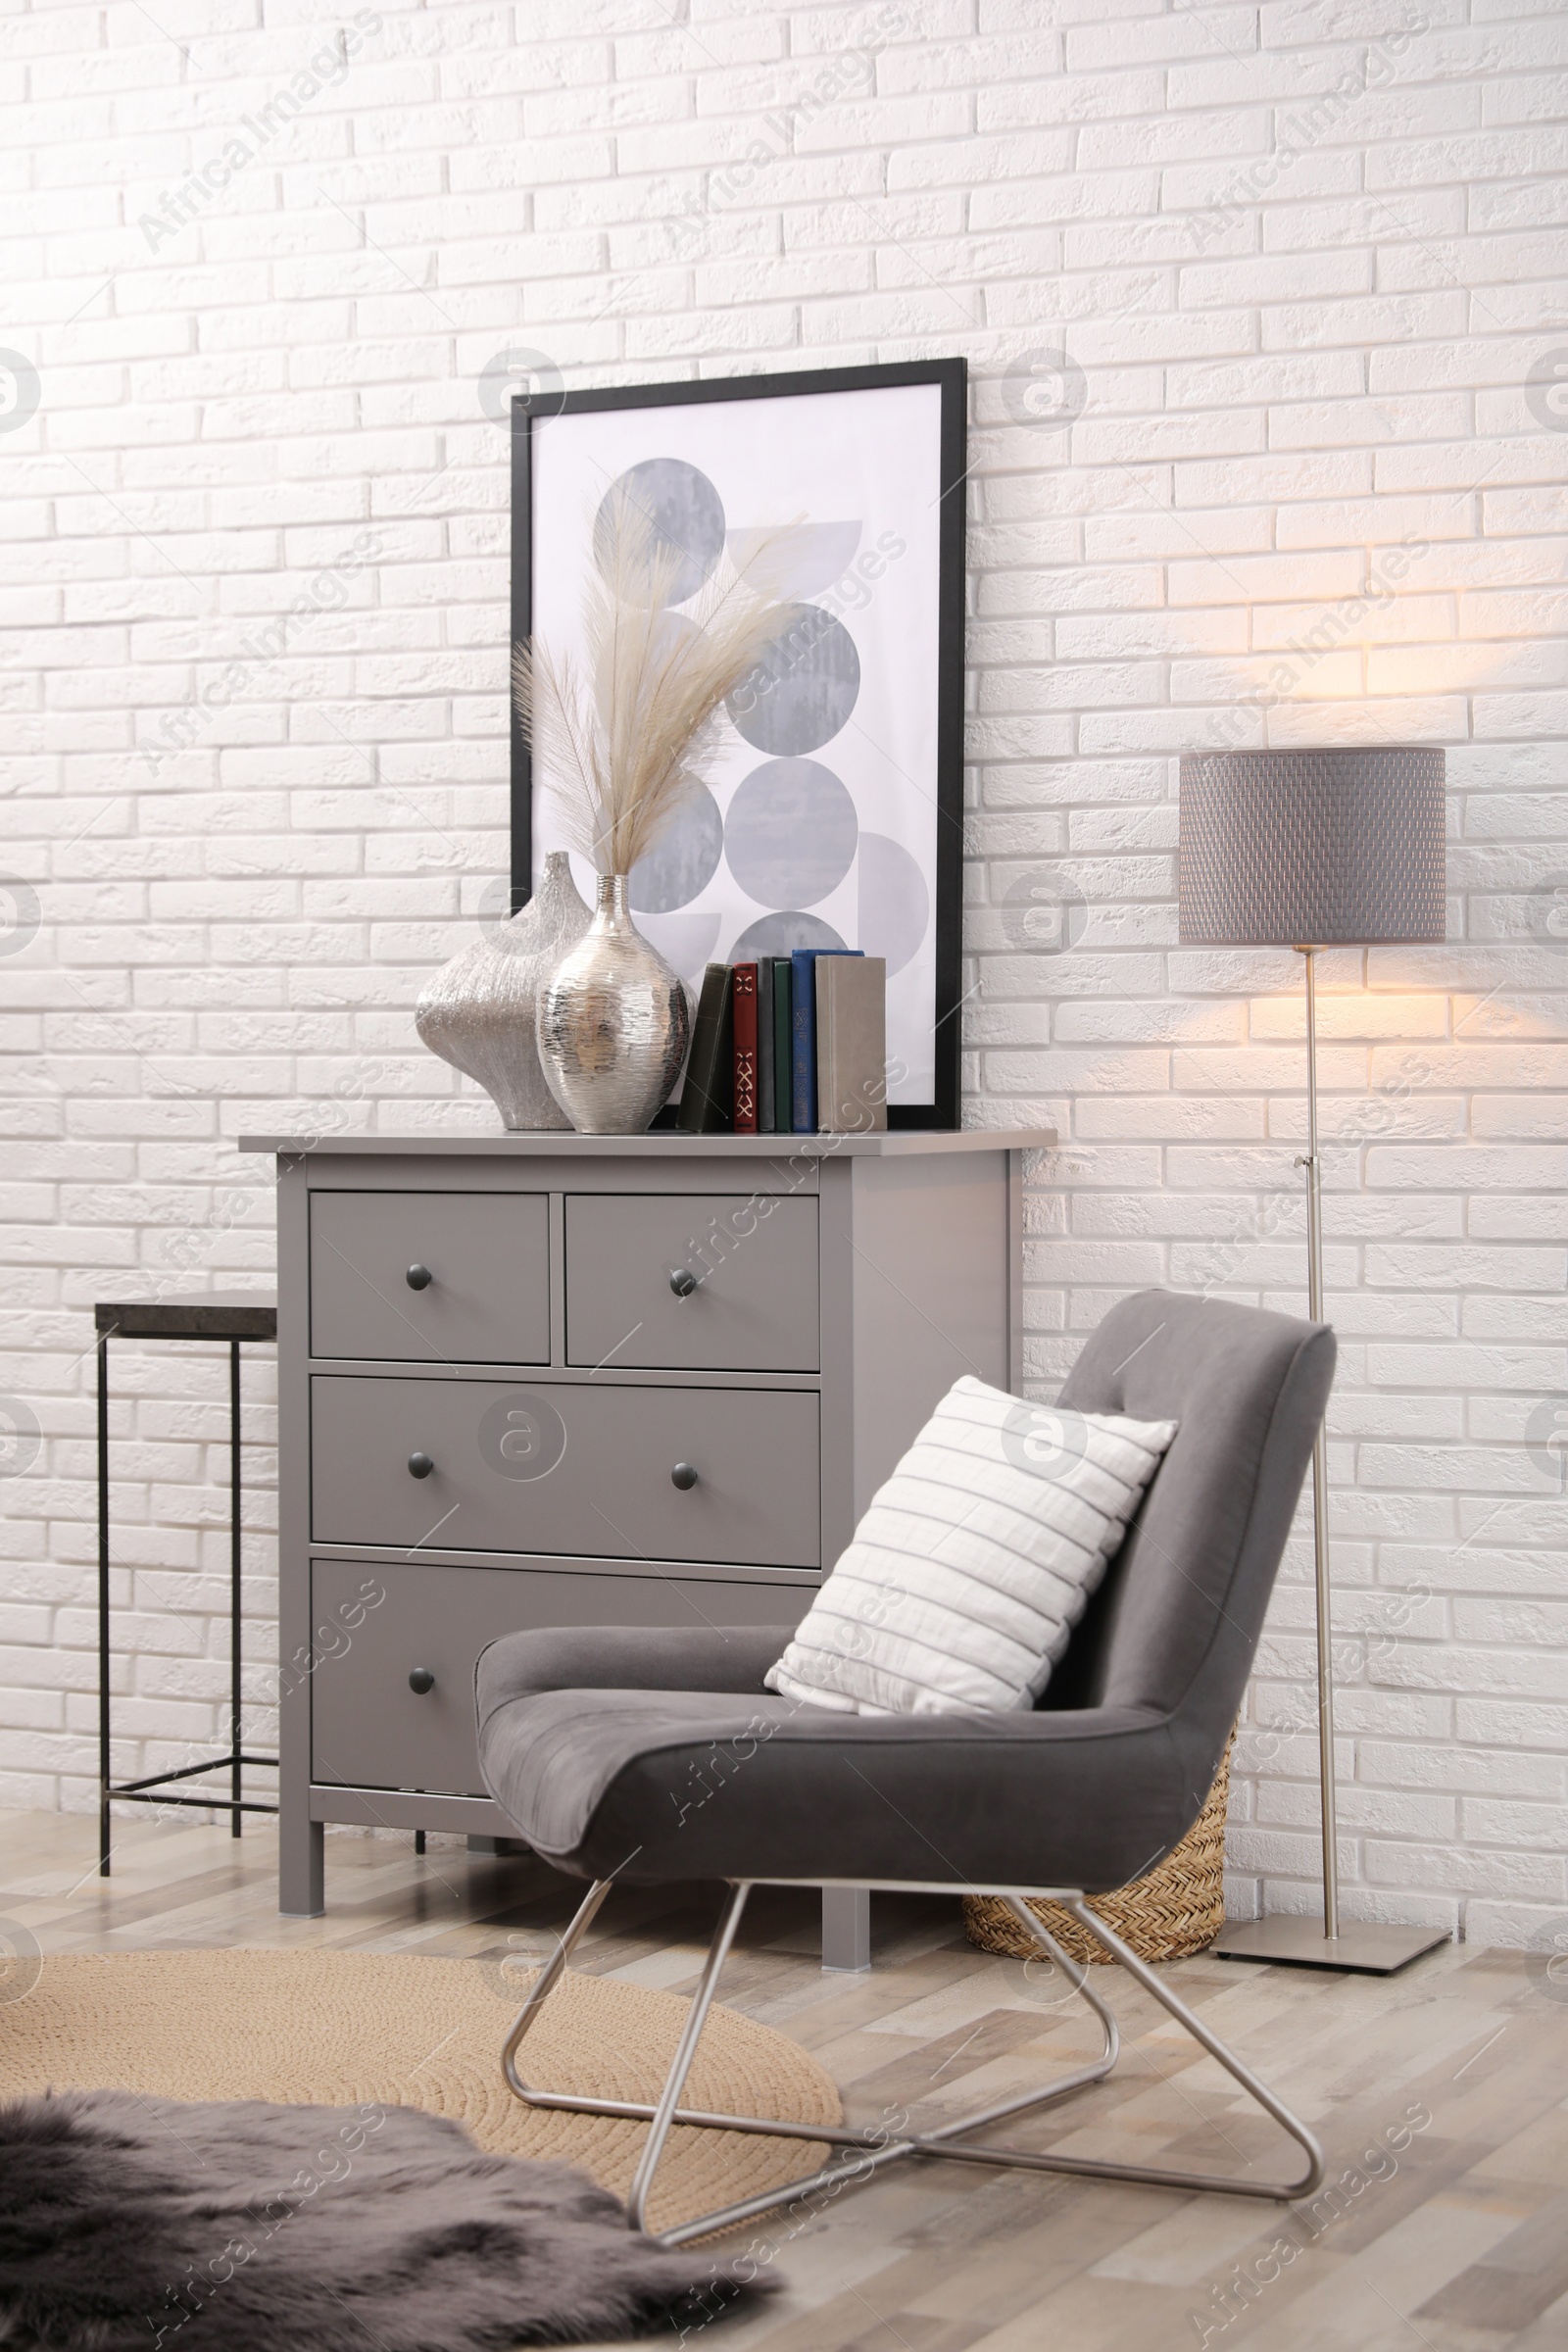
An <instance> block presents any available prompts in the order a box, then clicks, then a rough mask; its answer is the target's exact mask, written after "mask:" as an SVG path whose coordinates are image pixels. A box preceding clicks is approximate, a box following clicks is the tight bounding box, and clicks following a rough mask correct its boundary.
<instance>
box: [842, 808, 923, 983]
mask: <svg viewBox="0 0 1568 2352" xmlns="http://www.w3.org/2000/svg"><path fill="white" fill-rule="evenodd" d="M856 881H857V884H858V894H859V909H858V921H859V939H858V942H857V945H858V946H859V947H860V948H862V949H863V950H864V952H865V954H866V955H867V956H886V957H887V963H888V978H889V979H890V980H891V979H892V977H893V975H894V973H895V972H902V971H903V969H904V967H905V965H906V964H907V963H912V962H913V960H914V958H915V956H917V955H918V954H919V952H920V943H921V941H922V940H923V939H924V938H925V935H926V931H927V929H928V927H929V925H930V921H931V893H930V892H929V891H928V890H927V888H926V886H925V876H924V875H923V874H922V873H921V871H920V868H919V865H918V863H917V862H916V860H915V859H914V858H911V857H910V855H909V853H908V851H907V849H906V848H905V847H904V845H903V843H902V842H897V841H891V840H890V839H889V838H888V836H887V834H885V833H862V834H861V835H860V862H859V870H858V873H857V875H856Z"/></svg>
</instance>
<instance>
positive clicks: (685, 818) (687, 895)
mask: <svg viewBox="0 0 1568 2352" xmlns="http://www.w3.org/2000/svg"><path fill="white" fill-rule="evenodd" d="M723 854H724V820H723V818H722V817H721V816H720V815H719V813H718V803H717V802H716V801H715V800H714V798H713V796H712V794H711V792H710V791H709V789H708V787H707V785H706V784H699V785H698V786H697V787H696V789H695V790H694V792H693V793H692V795H691V797H690V799H689V800H688V801H687V803H686V806H685V808H684V809H681V811H680V813H679V815H678V816H675V817H673V818H671V820H670V822H669V824H668V826H667V827H666V828H665V830H664V831H663V832H662V834H661V835H660V837H659V839H658V841H657V842H656V843H655V844H654V847H653V848H652V849H651V850H650V851H649V853H648V856H647V857H646V858H639V859H638V861H637V863H636V864H635V865H634V866H633V867H632V869H631V905H632V912H633V913H634V914H673V912H674V911H675V908H676V907H689V906H690V905H691V903H692V901H693V899H695V898H696V897H697V895H698V893H699V891H703V890H706V889H707V888H708V885H709V883H710V882H711V880H712V879H713V876H714V874H715V873H717V871H718V861H719V858H721V857H722V856H723ZM753 895H754V896H755V895H756V894H755V893H754V894H753Z"/></svg>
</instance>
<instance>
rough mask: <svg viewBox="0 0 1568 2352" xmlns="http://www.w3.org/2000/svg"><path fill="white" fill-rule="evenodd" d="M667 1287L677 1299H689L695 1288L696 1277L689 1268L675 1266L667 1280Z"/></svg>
mask: <svg viewBox="0 0 1568 2352" xmlns="http://www.w3.org/2000/svg"><path fill="white" fill-rule="evenodd" d="M669 1287H670V1289H671V1290H672V1291H673V1292H674V1294H675V1296H676V1298H677V1299H689V1298H690V1297H691V1295H692V1293H693V1291H695V1290H696V1288H697V1277H696V1275H695V1274H694V1273H692V1271H691V1270H690V1268H689V1267H687V1266H677V1267H676V1268H675V1271H674V1273H673V1274H672V1275H671V1276H670V1278H669Z"/></svg>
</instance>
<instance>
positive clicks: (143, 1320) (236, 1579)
mask: <svg viewBox="0 0 1568 2352" xmlns="http://www.w3.org/2000/svg"><path fill="white" fill-rule="evenodd" d="M93 1314H94V1319H95V1321H96V1324H97V1328H98V1875H99V1877H100V1878H104V1879H107V1878H108V1876H109V1848H110V1821H109V1807H110V1801H111V1799H113V1798H116V1797H123V1798H126V1799H128V1800H129V1801H130V1802H131V1803H132V1804H140V1805H189V1806H191V1807H192V1808H193V1809H201V1810H204V1811H211V1812H226V1813H227V1815H228V1817H229V1828H230V1833H231V1835H232V1836H233V1837H235V1838H237V1837H238V1836H239V1834H240V1816H241V1814H243V1813H275V1812H276V1811H277V1807H276V1805H269V1804H263V1803H261V1802H260V1801H259V1800H258V1799H256V1798H254V1797H247V1796H246V1795H245V1794H244V1792H243V1791H244V1767H245V1766H246V1765H247V1764H270V1765H275V1764H276V1762H277V1758H276V1757H275V1756H254V1755H247V1754H245V1753H244V1752H243V1741H242V1740H241V1738H240V1710H241V1704H242V1698H241V1691H240V1383H239V1351H240V1348H241V1346H242V1345H243V1344H244V1342H245V1341H247V1340H275V1339H276V1338H277V1295H276V1293H275V1292H273V1291H212V1292H208V1293H207V1294H206V1295H205V1296H202V1297H199V1298H192V1299H165V1300H162V1301H160V1302H156V1303H155V1302H152V1301H149V1300H146V1299H139V1300H138V1299H128V1300H108V1301H100V1302H99V1303H98V1305H97V1306H95V1307H94V1309H93ZM112 1339H119V1340H201V1341H205V1342H208V1343H212V1342H214V1341H217V1342H220V1343H223V1342H226V1344H227V1347H228V1446H229V1584H230V1603H229V1669H230V1689H231V1715H230V1725H231V1730H230V1738H231V1741H232V1744H231V1746H230V1747H229V1749H228V1751H227V1752H226V1753H225V1754H223V1755H221V1756H209V1757H208V1758H207V1759H206V1760H205V1762H203V1763H200V1764H186V1765H184V1766H182V1767H181V1768H180V1770H178V1771H177V1772H156V1773H151V1774H149V1775H148V1777H147V1778H146V1779H145V1780H141V1781H126V1782H123V1783H121V1784H118V1785H117V1784H116V1783H115V1782H113V1781H112V1780H111V1779H110V1771H109V1768H110V1755H109V1742H110V1721H109V1663H110V1624H109V1343H110V1341H111V1340H112ZM204 1772H227V1773H229V1774H230V1775H231V1780H230V1793H229V1794H228V1795H227V1796H222V1795H220V1794H219V1793H217V1792H216V1791H212V1792H209V1793H208V1794H206V1795H203V1796H165V1795H162V1794H160V1793H159V1792H160V1791H161V1790H162V1789H167V1788H169V1787H170V1785H171V1784H172V1782H174V1781H189V1780H194V1779H195V1778H197V1777H198V1775H200V1774H201V1773H204Z"/></svg>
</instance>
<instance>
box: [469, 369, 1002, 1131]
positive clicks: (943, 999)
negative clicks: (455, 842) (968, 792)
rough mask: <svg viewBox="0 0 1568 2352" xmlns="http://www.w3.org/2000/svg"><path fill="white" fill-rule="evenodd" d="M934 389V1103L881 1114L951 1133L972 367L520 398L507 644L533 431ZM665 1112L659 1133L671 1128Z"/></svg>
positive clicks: (516, 852) (523, 805) (525, 848)
mask: <svg viewBox="0 0 1568 2352" xmlns="http://www.w3.org/2000/svg"><path fill="white" fill-rule="evenodd" d="M914 384H933V385H936V386H937V387H938V389H939V391H940V394H941V407H940V424H939V458H938V466H939V475H940V479H939V483H938V497H939V502H940V512H939V524H938V564H939V567H940V576H939V580H938V586H937V611H938V623H937V663H938V676H937V741H936V803H937V835H936V859H935V878H936V890H935V908H934V925H933V928H934V934H935V955H936V985H935V1049H936V1054H935V1065H936V1066H935V1084H934V1089H933V1100H932V1101H931V1102H930V1103H890V1104H889V1106H888V1123H889V1126H890V1127H893V1128H909V1129H927V1130H931V1129H937V1130H942V1129H956V1127H957V1126H958V1124H959V1072H960V1049H961V1029H960V1022H959V1006H960V1003H961V996H960V990H961V984H962V957H963V932H962V898H963V682H964V677H963V656H964V525H965V503H966V502H965V492H964V484H965V478H966V473H967V463H968V461H967V427H968V366H967V362H966V361H964V360H963V359H961V358H960V359H948V360H912V361H904V362H895V363H892V364H890V365H888V366H873V367H865V368H809V369H802V370H800V371H798V372H785V373H782V374H777V375H747V376H735V377H724V378H705V379H703V380H700V381H695V382H692V381H687V382H680V383H670V384H623V385H615V386H613V387H609V388H606V389H604V390H598V391H591V390H583V391H564V390H551V391H541V392H536V393H533V394H527V395H521V396H519V397H518V398H516V399H515V401H514V402H513V414H512V643H513V645H515V646H516V645H520V644H522V643H523V642H524V641H525V640H526V639H527V638H528V637H529V636H530V635H531V633H532V628H533V605H534V597H533V469H534V427H535V424H536V422H537V421H541V420H548V419H549V418H552V417H561V416H581V415H584V414H587V413H590V412H593V411H603V410H614V409H632V408H662V407H671V408H672V407H677V406H684V405H687V404H690V403H693V402H697V401H738V400H774V399H778V398H780V397H781V396H782V397H786V398H799V397H801V396H802V395H807V396H809V395H810V394H813V393H845V392H861V391H884V390H890V389H894V388H898V387H902V386H906V385H914ZM511 749H512V767H511V774H512V906H513V909H514V911H515V910H516V909H517V908H518V907H523V906H525V905H526V904H527V902H528V899H529V897H530V895H531V893H532V889H533V767H532V761H531V760H530V758H529V751H528V745H527V742H526V740H525V738H524V736H523V732H522V729H521V727H520V725H519V723H518V719H517V713H516V709H515V705H513V707H512V744H511ZM672 1118H673V1113H672V1112H671V1111H670V1110H668V1109H666V1110H664V1111H662V1112H661V1113H660V1116H659V1118H658V1119H657V1120H656V1121H655V1125H656V1127H660V1126H666V1125H668V1124H670V1123H671V1122H672Z"/></svg>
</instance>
